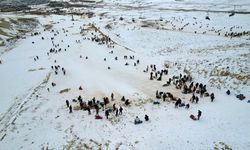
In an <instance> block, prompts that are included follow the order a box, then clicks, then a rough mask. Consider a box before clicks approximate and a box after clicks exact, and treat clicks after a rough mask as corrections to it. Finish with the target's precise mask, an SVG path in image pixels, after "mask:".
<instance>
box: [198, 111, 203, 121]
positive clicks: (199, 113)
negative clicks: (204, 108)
mask: <svg viewBox="0 0 250 150" xmlns="http://www.w3.org/2000/svg"><path fill="white" fill-rule="evenodd" d="M201 113H202V112H201V111H200V110H198V117H197V119H198V120H200V117H201Z"/></svg>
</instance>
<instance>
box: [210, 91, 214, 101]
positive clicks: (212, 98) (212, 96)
mask: <svg viewBox="0 0 250 150" xmlns="http://www.w3.org/2000/svg"><path fill="white" fill-rule="evenodd" d="M210 97H211V102H213V101H214V98H215V97H214V93H211V95H210Z"/></svg>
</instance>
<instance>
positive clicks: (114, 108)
mask: <svg viewBox="0 0 250 150" xmlns="http://www.w3.org/2000/svg"><path fill="white" fill-rule="evenodd" d="M115 110H116V107H115V103H114V104H113V111H115Z"/></svg>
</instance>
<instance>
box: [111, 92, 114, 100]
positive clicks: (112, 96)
mask: <svg viewBox="0 0 250 150" xmlns="http://www.w3.org/2000/svg"><path fill="white" fill-rule="evenodd" d="M111 100H112V101H113V100H114V93H111Z"/></svg>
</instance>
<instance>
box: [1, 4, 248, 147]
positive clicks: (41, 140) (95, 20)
mask: <svg viewBox="0 0 250 150" xmlns="http://www.w3.org/2000/svg"><path fill="white" fill-rule="evenodd" d="M243 2H244V1H233V2H231V1H230V2H229V1H223V2H220V4H221V3H225V4H226V5H227V6H230V7H231V6H232V7H233V4H234V3H236V4H239V5H241V4H242V3H243ZM138 3H140V7H138V5H137V4H138ZM163 3H164V5H165V4H167V5H175V6H177V5H178V6H180V8H183V7H184V6H185V5H184V4H187V5H186V6H187V7H185V8H186V9H189V7H190V8H192V7H194V3H196V4H199V5H200V4H201V3H202V4H204V6H202V7H200V8H199V9H206V7H207V6H208V4H209V5H212V4H214V5H216V6H215V8H216V10H220V8H219V7H217V6H219V5H218V2H217V1H209V2H207V5H205V4H206V3H205V2H204V1H167V2H166V1H164V2H163V1H154V2H152V1H115V2H114V1H104V2H103V3H100V4H97V6H96V8H91V10H86V9H81V8H71V9H67V11H68V12H77V13H79V12H82V14H83V15H81V16H80V15H79V16H77V15H74V16H73V19H72V15H67V14H65V15H44V16H37V15H29V16H25V15H24V16H23V17H28V18H36V20H38V21H39V23H40V24H39V26H37V28H35V30H33V31H32V32H31V33H26V35H25V38H23V39H20V40H18V41H17V42H16V43H15V45H8V44H10V43H6V46H3V47H1V52H3V53H2V54H1V55H0V60H1V64H0V83H1V84H0V147H1V149H2V148H3V149H5V150H13V149H25V150H26V149H136V150H137V149H143V150H145V149H149V150H152V149H155V150H159V149H164V150H165V149H174V150H176V149H195V150H196V149H197V150H198V149H202V150H203V149H237V150H238V149H239V150H245V149H249V148H250V140H249V138H250V132H249V124H250V119H249V118H248V116H249V115H250V112H249V108H250V103H248V100H249V99H250V78H249V74H250V69H249V66H250V59H249V58H250V42H249V36H250V34H249V33H248V32H250V31H249V30H250V29H249V25H250V22H249V21H248V18H249V16H250V15H249V14H237V13H236V14H235V15H234V16H232V17H229V14H228V13H225V12H224V13H222V12H216V11H215V12H212V11H211V12H209V13H207V12H206V11H201V10H199V11H184V12H183V11H180V10H176V9H162V7H163V6H164V5H161V4H163ZM117 4H119V5H117ZM149 4H150V5H149ZM191 4H192V5H191ZM244 4H245V6H244V7H247V9H246V10H245V11H246V12H247V10H248V9H249V7H248V4H247V2H246V3H244ZM242 7H243V6H242ZM228 8H229V7H227V8H226V9H228ZM43 9H46V8H43ZM195 9H196V8H195ZM226 9H225V10H226ZM241 11H242V10H241ZM86 12H88V13H90V12H93V13H94V15H93V17H92V16H89V15H85V14H87V13H86ZM13 17H14V18H15V17H16V15H15V14H5V15H4V18H5V20H9V19H8V18H13ZM206 17H209V19H210V20H209V19H206ZM9 31H11V30H9ZM9 31H8V32H9ZM13 31H14V30H13ZM232 32H233V33H235V35H234V34H232V35H231V33H232ZM243 32H244V33H243ZM238 33H239V34H238ZM236 34H237V35H236ZM102 40H103V41H102ZM10 47H12V49H9V48H10ZM6 49H8V51H6ZM126 56H127V58H126ZM150 65H156V70H157V71H161V70H168V74H163V76H162V80H161V81H158V80H157V78H158V77H159V75H160V74H157V75H158V77H157V78H154V79H153V80H150V72H151V70H152V69H151V67H150ZM59 66H60V68H58V70H56V67H59ZM147 67H148V70H149V71H148V72H147V71H146V68H147ZM62 68H63V69H62ZM64 70H65V74H64V73H63V71H64ZM157 71H152V72H153V75H155V73H156V72H157ZM180 74H182V77H183V76H184V75H190V76H192V81H193V82H194V84H195V83H202V84H205V85H206V89H207V91H208V93H209V94H211V93H214V95H215V100H214V101H213V102H211V98H210V97H205V96H200V94H198V93H196V92H195V93H194V94H195V95H196V96H197V97H198V98H199V102H198V103H197V104H196V103H192V102H190V98H191V97H192V93H189V94H184V93H183V90H184V86H182V87H181V89H177V88H176V85H174V83H176V79H175V80H174V81H172V82H171V85H169V86H163V85H164V84H166V82H167V81H168V80H169V78H173V76H175V77H179V76H180ZM192 81H187V82H186V84H187V86H189V85H190V83H191V82H192ZM52 83H55V84H56V85H55V86H52ZM80 87H81V88H82V90H80V89H79V88H80ZM228 89H229V90H230V91H231V94H230V95H227V94H226V90H228ZM156 91H159V92H164V93H172V94H173V96H174V97H176V98H177V99H178V98H180V99H181V100H182V103H185V104H190V108H189V109H185V107H179V108H175V107H174V105H175V102H176V101H175V100H172V99H171V98H170V96H169V97H168V98H166V101H163V99H162V98H160V99H157V98H156ZM111 93H114V100H111V97H110V96H111ZM238 94H244V96H245V99H244V100H239V99H238V98H236V95H238ZM79 96H81V97H82V99H83V102H86V103H87V104H88V101H90V100H92V99H93V97H95V99H96V102H97V101H100V102H103V98H104V97H108V98H109V100H110V101H109V104H107V105H106V106H105V107H102V105H101V104H98V107H99V108H100V110H99V115H100V116H101V117H103V118H102V119H100V120H98V119H95V115H96V110H95V109H94V107H93V108H91V110H90V111H91V114H88V111H87V110H86V111H83V110H81V109H80V104H79V100H77V99H78V97H79ZM122 96H125V98H126V99H129V101H130V102H131V104H130V105H129V106H127V105H125V103H124V101H122V100H121V98H122ZM66 100H69V103H70V105H72V107H73V112H72V113H69V108H68V107H67V106H66ZM158 102H159V104H154V103H158ZM114 103H115V104H116V107H118V108H119V107H120V106H122V107H123V113H122V114H119V115H118V116H116V113H115V112H113V111H111V112H110V115H109V119H106V117H105V111H106V110H108V109H111V110H112V107H113V104H114ZM198 110H201V111H202V115H201V119H200V120H198V121H194V120H192V119H190V117H189V116H190V115H191V114H193V115H195V116H197V111H198ZM146 114H147V115H148V116H149V121H145V120H144V116H145V115H146ZM136 116H138V117H139V118H140V119H141V120H143V123H142V124H139V125H135V124H134V119H135V117H136Z"/></svg>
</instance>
